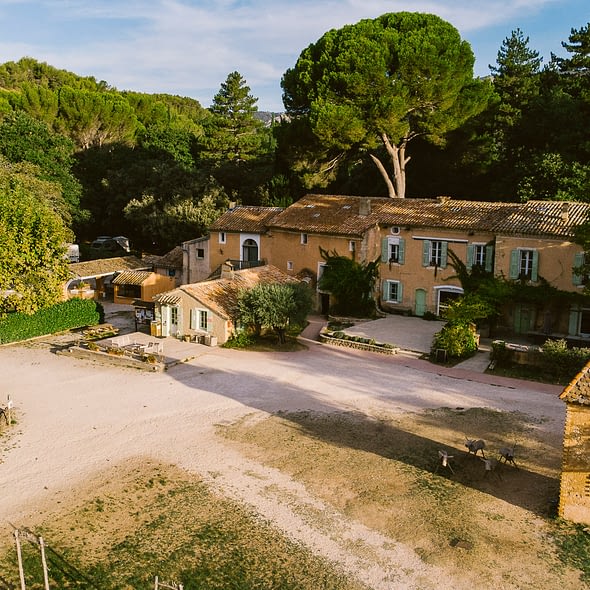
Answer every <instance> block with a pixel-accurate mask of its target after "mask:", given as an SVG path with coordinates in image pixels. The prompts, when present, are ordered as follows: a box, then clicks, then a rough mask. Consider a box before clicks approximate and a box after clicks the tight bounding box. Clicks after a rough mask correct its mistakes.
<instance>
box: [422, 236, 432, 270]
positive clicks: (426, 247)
mask: <svg viewBox="0 0 590 590" xmlns="http://www.w3.org/2000/svg"><path fill="white" fill-rule="evenodd" d="M422 266H430V240H424V241H423V242H422Z"/></svg>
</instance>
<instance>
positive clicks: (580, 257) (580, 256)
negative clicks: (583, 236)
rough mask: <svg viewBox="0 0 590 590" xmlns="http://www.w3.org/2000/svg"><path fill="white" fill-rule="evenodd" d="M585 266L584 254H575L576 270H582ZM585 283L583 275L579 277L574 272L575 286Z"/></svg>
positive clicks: (573, 281) (573, 280)
mask: <svg viewBox="0 0 590 590" xmlns="http://www.w3.org/2000/svg"><path fill="white" fill-rule="evenodd" d="M583 264H584V252H577V253H576V254H574V269H576V268H580V267H581V266H582V265H583ZM583 282H584V277H583V275H577V274H576V273H575V272H572V283H573V284H574V285H581V284H582V283H583Z"/></svg>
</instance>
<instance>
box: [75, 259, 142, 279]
mask: <svg viewBox="0 0 590 590" xmlns="http://www.w3.org/2000/svg"><path fill="white" fill-rule="evenodd" d="M149 266H150V265H149V264H147V263H146V262H145V261H144V260H140V259H139V258H137V256H117V257H114V258H100V259H98V260H88V261H86V262H72V263H71V264H70V265H69V269H70V272H71V274H72V275H73V276H74V277H75V278H78V279H89V278H92V277H101V276H107V275H112V274H115V273H117V272H121V271H124V270H139V269H146V268H149Z"/></svg>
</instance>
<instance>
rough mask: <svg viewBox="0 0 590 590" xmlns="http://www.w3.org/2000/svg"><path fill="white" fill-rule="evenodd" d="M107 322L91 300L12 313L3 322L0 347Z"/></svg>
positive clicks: (96, 303) (99, 306)
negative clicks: (34, 310)
mask: <svg viewBox="0 0 590 590" xmlns="http://www.w3.org/2000/svg"><path fill="white" fill-rule="evenodd" d="M103 321H104V309H103V307H102V305H101V304H100V303H98V302H97V301H93V300H92V299H78V298H74V299H68V300H67V301H62V302H60V303H56V304H55V305H52V306H51V307H46V308H44V309H40V310H39V311H38V312H36V313H34V314H32V315H27V314H24V313H11V314H9V315H8V316H6V317H5V318H2V319H0V344H6V343H7V342H19V341H21V340H27V339H28V338H35V337H36V336H44V335H45V334H55V333H56V332H63V331H64V330H70V329H72V328H80V327H82V326H94V325H96V324H100V323H102V322H103Z"/></svg>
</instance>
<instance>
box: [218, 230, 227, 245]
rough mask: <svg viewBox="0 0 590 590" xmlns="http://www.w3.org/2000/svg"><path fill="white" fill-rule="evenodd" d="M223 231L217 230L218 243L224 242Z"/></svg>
mask: <svg viewBox="0 0 590 590" xmlns="http://www.w3.org/2000/svg"><path fill="white" fill-rule="evenodd" d="M225 237H226V236H225V232H224V231H220V232H219V243H220V244H225Z"/></svg>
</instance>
